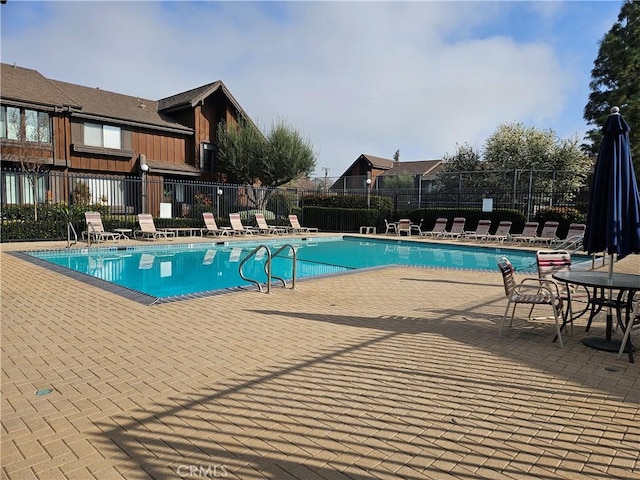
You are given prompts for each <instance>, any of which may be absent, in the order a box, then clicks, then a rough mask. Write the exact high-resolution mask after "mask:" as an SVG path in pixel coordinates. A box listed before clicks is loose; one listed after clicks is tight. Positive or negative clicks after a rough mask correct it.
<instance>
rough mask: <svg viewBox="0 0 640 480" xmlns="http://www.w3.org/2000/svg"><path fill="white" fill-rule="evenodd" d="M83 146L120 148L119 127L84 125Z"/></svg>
mask: <svg viewBox="0 0 640 480" xmlns="http://www.w3.org/2000/svg"><path fill="white" fill-rule="evenodd" d="M84 144H85V145H90V146H92V147H104V148H115V149H121V148H122V135H121V129H120V127H114V126H112V125H99V124H97V123H85V124H84Z"/></svg>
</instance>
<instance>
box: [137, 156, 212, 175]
mask: <svg viewBox="0 0 640 480" xmlns="http://www.w3.org/2000/svg"><path fill="white" fill-rule="evenodd" d="M146 164H147V165H149V172H150V173H151V174H158V173H165V174H180V175H186V176H191V177H198V176H200V173H201V172H200V170H199V169H197V168H196V167H194V166H193V165H188V164H186V163H178V162H163V161H160V160H147V161H146Z"/></svg>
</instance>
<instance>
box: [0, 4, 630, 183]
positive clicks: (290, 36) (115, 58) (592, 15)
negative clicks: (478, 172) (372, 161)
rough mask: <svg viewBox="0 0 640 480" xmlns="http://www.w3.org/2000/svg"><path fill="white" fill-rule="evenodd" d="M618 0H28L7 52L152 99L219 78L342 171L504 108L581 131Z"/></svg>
mask: <svg viewBox="0 0 640 480" xmlns="http://www.w3.org/2000/svg"><path fill="white" fill-rule="evenodd" d="M620 7H621V2H620V1H615V0H607V1H565V2H560V1H537V2H530V1H516V2H510V1H467V2H463V1H441V2H436V1H410V2H396V1H372V2H363V1H317V2H311V1H294V2H279V1H260V2H250V1H228V2H217V1H199V2H187V1H173V2H160V1H136V2H132V1H110V2H99V1H86V0H85V1H82V2H79V1H75V2H74V1H70V2H61V1H49V2H35V1H21V0H8V1H7V3H6V4H4V5H2V6H0V27H1V31H0V34H1V38H0V40H1V43H0V59H1V61H2V62H3V63H9V64H13V63H15V64H16V65H18V66H21V67H25V68H31V69H34V70H37V71H39V72H40V73H41V74H42V75H44V76H45V77H47V78H51V79H55V80H61V81H65V82H70V83H75V84H79V85H84V86H90V87H99V88H101V89H103V90H109V91H113V92H117V93H122V94H126V95H131V96H136V97H141V98H145V99H152V100H159V99H161V98H164V97H168V96H171V95H174V94H176V93H180V92H183V91H186V90H190V89H192V88H196V87H199V86H201V85H205V84H208V83H212V82H214V81H216V80H221V81H222V82H223V83H224V84H225V85H226V86H227V88H228V89H229V91H230V92H231V94H232V95H233V96H234V98H235V99H236V100H237V101H238V103H239V104H240V105H241V106H242V108H243V109H244V111H245V112H246V113H247V114H248V115H249V116H250V117H251V119H252V120H253V121H254V122H255V123H256V124H257V125H258V126H259V127H260V128H261V130H263V131H264V132H267V131H268V130H269V128H270V127H271V126H272V125H273V124H274V122H278V121H284V122H286V123H287V124H288V125H290V126H291V127H293V128H294V129H295V130H297V131H298V132H299V133H300V134H301V135H302V136H303V137H304V138H306V139H308V140H309V141H310V143H311V144H312V145H313V146H314V149H315V151H316V153H317V165H316V169H315V171H314V176H324V175H325V174H326V175H328V176H329V177H339V176H340V175H341V174H342V173H343V172H344V171H345V170H346V169H347V168H348V167H349V166H350V165H351V164H352V163H353V162H354V161H355V160H356V159H357V158H358V157H359V156H360V155H361V154H368V155H374V156H378V157H383V158H389V159H391V158H393V156H394V154H395V152H396V151H398V150H399V155H400V161H414V160H433V159H440V158H442V157H443V156H445V155H453V154H455V152H456V148H457V145H463V144H469V145H471V146H473V147H474V148H476V149H478V150H480V151H481V150H482V148H483V145H484V143H485V141H486V139H487V137H488V136H490V135H491V134H492V133H494V132H495V131H496V130H497V128H498V126H499V125H501V124H504V123H513V122H519V123H522V124H524V125H525V126H527V127H536V128H540V129H552V130H554V131H555V132H556V134H557V136H558V137H559V138H571V137H574V136H578V137H579V138H580V139H582V138H583V137H584V135H585V132H586V131H587V130H588V127H587V125H586V123H585V121H584V119H583V111H584V106H585V105H586V103H587V101H588V95H589V81H590V79H591V69H592V68H593V62H594V60H595V59H596V56H597V54H598V48H599V43H600V41H601V40H602V38H603V37H604V35H605V34H606V33H607V32H608V31H609V30H610V29H611V27H612V25H613V24H614V23H615V21H616V20H617V16H618V13H619V11H620Z"/></svg>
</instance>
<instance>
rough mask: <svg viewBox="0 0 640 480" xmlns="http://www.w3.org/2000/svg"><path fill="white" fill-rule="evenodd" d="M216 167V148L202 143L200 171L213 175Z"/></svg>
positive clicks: (210, 144)
mask: <svg viewBox="0 0 640 480" xmlns="http://www.w3.org/2000/svg"><path fill="white" fill-rule="evenodd" d="M217 166H218V165H217V151H216V146H215V145H214V144H212V143H202V144H201V148H200V170H202V171H204V172H210V173H215V172H216V168H217Z"/></svg>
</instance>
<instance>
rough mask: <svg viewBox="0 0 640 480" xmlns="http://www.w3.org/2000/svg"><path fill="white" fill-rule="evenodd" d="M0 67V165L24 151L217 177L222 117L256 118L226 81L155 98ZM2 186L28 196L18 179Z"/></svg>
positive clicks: (153, 175)
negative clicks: (248, 112) (10, 184)
mask: <svg viewBox="0 0 640 480" xmlns="http://www.w3.org/2000/svg"><path fill="white" fill-rule="evenodd" d="M1 68H2V69H1V74H0V154H1V155H2V169H3V170H9V169H15V168H19V167H20V163H21V160H24V159H27V160H28V161H31V162H32V163H34V164H39V168H42V169H45V170H54V171H56V170H57V171H61V172H69V173H85V174H91V175H96V174H102V175H117V176H121V177H124V176H140V175H141V171H142V170H143V169H146V171H147V172H148V173H147V175H148V176H149V179H153V180H155V181H162V180H169V179H170V180H177V179H193V180H203V181H219V180H222V179H224V175H223V174H221V172H219V171H218V168H217V164H216V134H217V128H218V124H219V123H220V122H222V121H226V122H229V121H237V120H238V119H239V118H244V119H245V120H247V121H248V122H249V123H250V124H251V125H254V124H253V123H252V122H251V119H250V118H249V117H248V116H247V115H246V113H245V112H244V110H243V109H242V108H241V107H240V105H239V104H238V102H237V101H236V100H235V99H234V98H233V96H232V95H231V93H229V91H228V89H227V88H226V86H225V85H224V84H223V83H222V82H221V81H216V82H213V83H210V84H208V85H203V86H201V87H198V88H195V89H193V90H189V91H187V92H182V93H178V94H176V95H173V96H171V97H167V98H163V99H160V100H157V101H156V100H149V99H143V98H139V97H132V96H128V95H122V94H119V93H114V92H108V91H105V90H101V89H100V88H91V87H85V86H82V85H75V84H72V83H66V82H61V81H57V80H52V79H48V78H45V77H44V76H43V75H41V74H40V73H39V72H37V71H35V70H31V69H27V68H22V67H17V66H15V65H8V64H4V63H3V64H1ZM256 128H257V127H256ZM145 164H146V165H147V167H144V168H143V169H141V167H142V165H145ZM7 178H8V177H7ZM6 182H10V180H6ZM18 183H19V182H18ZM45 188H46V187H45ZM3 193H4V194H5V195H4V197H3V198H4V201H5V202H6V203H17V202H19V201H22V200H25V198H28V192H26V189H24V188H21V186H20V185H19V184H18V185H14V186H12V187H11V188H7V187H6V186H5V185H3ZM66 193H67V194H68V193H69V192H66ZM99 194H100V193H99V192H95V193H93V196H96V195H99ZM122 195H123V196H124V195H125V193H124V192H123V193H122ZM8 196H13V197H16V198H13V199H12V198H7V197H8ZM12 200H13V201H12ZM42 200H43V199H41V198H39V199H38V201H42ZM49 200H53V201H56V200H58V199H49ZM94 200H95V198H94ZM110 200H113V201H114V203H120V202H119V201H118V199H110ZM121 201H122V202H125V203H126V201H125V200H122V199H121Z"/></svg>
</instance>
